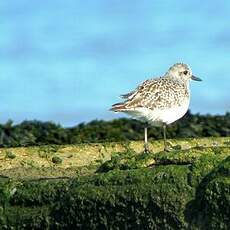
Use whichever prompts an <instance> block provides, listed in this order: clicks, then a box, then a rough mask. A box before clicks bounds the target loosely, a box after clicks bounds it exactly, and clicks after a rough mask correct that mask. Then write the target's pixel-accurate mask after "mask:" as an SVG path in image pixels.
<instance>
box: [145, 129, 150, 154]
mask: <svg viewBox="0 0 230 230" xmlns="http://www.w3.org/2000/svg"><path fill="white" fill-rule="evenodd" d="M144 152H149V147H148V128H147V127H145V145H144Z"/></svg>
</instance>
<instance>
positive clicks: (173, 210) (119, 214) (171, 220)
mask: <svg viewBox="0 0 230 230" xmlns="http://www.w3.org/2000/svg"><path fill="white" fill-rule="evenodd" d="M55 154H56V153H55ZM96 169H97V172H96V173H95V170H96ZM81 170H83V171H84V168H82V169H81ZM75 172H76V174H75V177H72V178H69V179H68V178H65V179H64V178H53V179H51V178H47V179H39V180H37V179H32V180H31V179H28V178H27V179H26V180H20V179H14V180H11V179H9V178H3V177H2V178H0V195H1V197H2V199H1V202H0V227H2V229H4V228H5V229H229V227H230V226H229V219H228V218H229V216H230V212H229V210H230V152H229V147H228V146H216V145H215V146H193V147H192V148H188V149H179V148H177V149H174V150H173V151H171V152H163V151H161V152H150V153H148V154H146V153H139V154H137V153H136V151H134V150H133V149H132V148H130V147H129V146H125V149H124V151H123V152H114V153H113V154H112V157H111V159H110V160H108V161H105V162H104V163H103V162H102V164H101V165H98V166H97V167H96V166H95V165H94V171H91V173H82V172H79V173H77V170H76V171H75ZM4 196H5V199H4Z"/></svg>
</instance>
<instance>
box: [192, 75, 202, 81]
mask: <svg viewBox="0 0 230 230" xmlns="http://www.w3.org/2000/svg"><path fill="white" fill-rule="evenodd" d="M191 79H192V80H194V81H202V80H201V79H200V78H199V77H196V76H194V75H192V77H191Z"/></svg>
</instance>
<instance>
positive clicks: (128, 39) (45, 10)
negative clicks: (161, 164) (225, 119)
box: [0, 0, 230, 127]
mask: <svg viewBox="0 0 230 230" xmlns="http://www.w3.org/2000/svg"><path fill="white" fill-rule="evenodd" d="M229 12H230V2H229V1H223V0H221V1H218V2H210V1H200V0H199V1H198V0H194V1H179V0H175V1H170V0H165V1H150V0H149V1H147V0H143V1H131V0H126V1H118V0H117V1H115V0H110V1H107V0H94V1H88V0H85V1H79V0H66V1H63V0H49V1H31V0H7V1H1V2H0V31H1V35H0V70H1V72H0V100H1V105H0V123H4V122H6V121H7V120H8V119H12V120H13V121H14V122H16V123H18V122H21V121H23V120H25V119H27V120H32V119H37V120H41V121H54V122H56V123H60V124H61V125H63V126H67V127H68V126H73V125H76V124H78V123H80V122H87V121H90V120H93V119H112V118H116V117H121V116H124V115H122V114H113V113H111V112H109V111H108V109H109V108H110V106H111V104H113V103H115V102H118V101H119V99H118V95H120V94H122V93H127V92H128V91H130V90H132V89H134V88H135V87H136V86H137V84H139V83H140V82H142V81H143V80H145V79H147V78H151V77H154V76H158V75H162V74H164V73H165V72H166V71H167V69H168V67H169V66H170V65H172V64H174V63H176V62H185V63H187V64H189V65H190V66H191V67H192V70H193V73H194V75H196V76H198V77H200V78H202V79H203V82H201V83H197V82H192V83H191V87H192V89H191V90H192V100H191V105H190V109H191V111H192V113H198V112H199V113H201V114H207V113H210V114H224V113H225V112H226V111H229V109H230V99H229V98H230V93H229V89H230V85H229V78H230V76H229V75H230V74H229V72H230V66H229V61H230V58H229V53H230V24H229V22H230V14H229Z"/></svg>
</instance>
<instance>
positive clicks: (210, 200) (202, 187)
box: [188, 157, 230, 229]
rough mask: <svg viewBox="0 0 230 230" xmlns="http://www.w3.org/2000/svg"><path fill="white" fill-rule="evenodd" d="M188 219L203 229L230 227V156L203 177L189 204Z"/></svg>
mask: <svg viewBox="0 0 230 230" xmlns="http://www.w3.org/2000/svg"><path fill="white" fill-rule="evenodd" d="M189 210H190V211H189V212H188V213H190V214H189V215H188V220H189V222H190V224H191V225H193V226H196V227H199V228H201V229H230V223H229V216H230V157H227V158H226V159H225V160H223V161H222V162H220V163H219V164H218V165H217V166H216V167H215V168H214V169H213V170H211V171H210V172H209V173H208V174H207V175H206V176H204V177H203V179H202V180H201V182H200V184H199V185H198V186H197V189H196V196H195V199H194V200H193V202H191V203H190V204H189Z"/></svg>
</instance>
